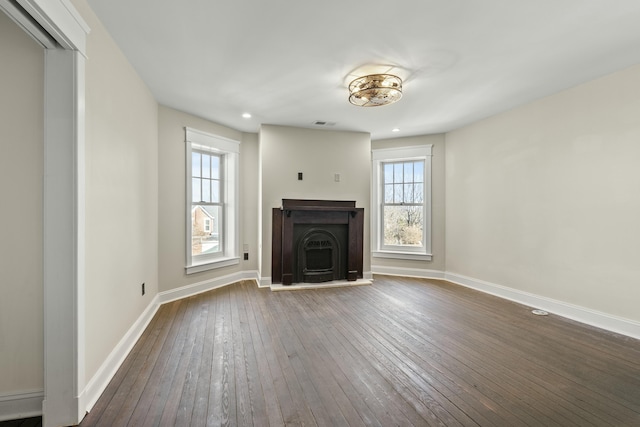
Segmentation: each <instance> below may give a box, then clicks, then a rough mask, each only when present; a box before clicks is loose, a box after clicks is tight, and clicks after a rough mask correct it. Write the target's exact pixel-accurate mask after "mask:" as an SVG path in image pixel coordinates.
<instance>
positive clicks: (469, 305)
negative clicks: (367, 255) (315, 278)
mask: <svg viewBox="0 0 640 427" xmlns="http://www.w3.org/2000/svg"><path fill="white" fill-rule="evenodd" d="M126 425H130V426H155V425H166V426H174V425H175V426H205V425H230V426H236V425H239V426H245V425H256V426H258V425H259V426H266V425H271V426H281V425H310V426H314V425H322V426H348V425H349V426H385V427H386V426H395V425H414V426H427V425H440V426H477V425H480V426H607V425H611V426H639V425H640V341H638V340H634V339H631V338H627V337H623V336H619V335H615V334H611V333H607V332H604V331H601V330H598V329H595V328H591V327H588V326H584V325H581V324H579V323H576V322H572V321H569V320H566V319H563V318H561V317H558V316H553V315H550V316H546V317H540V316H535V315H532V314H531V309H530V308H528V307H524V306H521V305H518V304H515V303H511V302H508V301H504V300H501V299H498V298H495V297H492V296H488V295H484V294H482V293H479V292H475V291H472V290H469V289H466V288H463V287H459V286H456V285H453V284H450V283H447V282H440V281H428V280H421V279H406V278H393V277H386V276H376V280H375V282H374V284H373V285H371V286H358V287H351V288H338V289H324V290H305V291H286V292H271V291H269V290H268V289H258V288H257V287H256V286H255V284H253V283H252V282H246V283H241V284H236V285H233V286H228V287H226V288H222V289H219V290H215V291H211V292H207V293H204V294H200V295H197V296H194V297H191V298H187V299H184V300H181V301H176V302H172V303H169V304H165V305H163V306H162V307H161V308H160V309H159V311H158V313H157V314H156V316H155V317H154V319H153V320H152V322H151V324H150V325H149V326H148V328H147V330H146V331H145V333H144V335H143V336H142V338H141V339H140V341H139V342H138V343H137V345H136V346H135V348H134V350H133V351H132V353H131V354H130V355H129V357H128V358H127V359H126V361H125V362H124V364H123V366H122V367H121V369H120V370H119V371H118V373H117V374H116V376H115V377H114V378H113V380H112V381H111V383H110V384H109V386H108V388H107V389H106V390H105V392H104V394H103V395H102V397H101V398H100V399H99V400H98V402H97V404H96V405H95V407H94V408H93V410H92V411H91V413H89V414H88V415H87V416H86V418H85V419H84V421H83V422H82V424H81V426H126Z"/></svg>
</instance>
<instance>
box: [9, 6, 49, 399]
mask: <svg viewBox="0 0 640 427" xmlns="http://www.w3.org/2000/svg"><path fill="white" fill-rule="evenodd" d="M0 55H1V56H2V59H1V61H2V65H0V94H1V95H0V195H2V209H0V396H2V395H3V394H12V393H16V392H25V391H35V390H42V389H43V387H44V377H43V375H44V371H43V369H44V358H43V333H44V327H43V324H42V322H43V271H42V262H43V261H42V221H43V207H42V198H43V155H44V145H43V144H44V142H43V141H44V128H43V123H44V118H43V102H44V51H43V49H42V47H40V46H39V45H38V44H36V42H35V41H33V40H32V39H31V38H30V37H29V36H28V35H27V34H26V33H25V32H24V31H23V30H22V29H20V28H19V27H18V26H17V25H16V24H14V23H13V21H11V20H10V19H9V18H8V17H7V16H6V15H5V14H4V13H2V12H0Z"/></svg>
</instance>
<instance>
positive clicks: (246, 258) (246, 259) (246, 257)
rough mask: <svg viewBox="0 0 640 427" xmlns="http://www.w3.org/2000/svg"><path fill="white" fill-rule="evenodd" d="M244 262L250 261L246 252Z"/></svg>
mask: <svg viewBox="0 0 640 427" xmlns="http://www.w3.org/2000/svg"><path fill="white" fill-rule="evenodd" d="M244 260H245V261H249V254H248V253H246V252H245V254H244Z"/></svg>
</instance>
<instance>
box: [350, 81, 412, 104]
mask: <svg viewBox="0 0 640 427" xmlns="http://www.w3.org/2000/svg"><path fill="white" fill-rule="evenodd" d="M400 98H402V79H400V77H398V76H394V75H393V74H370V75H368V76H364V77H358V78H357V79H355V80H353V81H352V82H351V83H349V102H350V103H352V104H353V105H357V106H359V107H378V106H381V105H387V104H392V103H394V102H396V101H398V100H400Z"/></svg>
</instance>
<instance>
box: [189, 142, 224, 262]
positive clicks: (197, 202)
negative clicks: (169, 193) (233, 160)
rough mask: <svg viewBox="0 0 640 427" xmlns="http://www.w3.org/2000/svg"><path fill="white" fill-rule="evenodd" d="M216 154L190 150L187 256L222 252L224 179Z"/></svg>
mask: <svg viewBox="0 0 640 427" xmlns="http://www.w3.org/2000/svg"><path fill="white" fill-rule="evenodd" d="M223 159H224V157H223V156H222V155H220V154H216V153H211V152H207V151H204V150H197V149H194V150H193V151H192V152H191V206H192V208H191V211H192V214H191V216H192V218H191V256H192V257H197V256H198V255H203V254H204V255H214V254H217V255H222V254H223V253H224V233H220V230H221V226H222V225H223V224H224V209H223V207H224V205H223V203H222V200H223V199H224V185H223V184H224V182H223V179H222V176H223V172H222V170H221V169H222V165H223Z"/></svg>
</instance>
